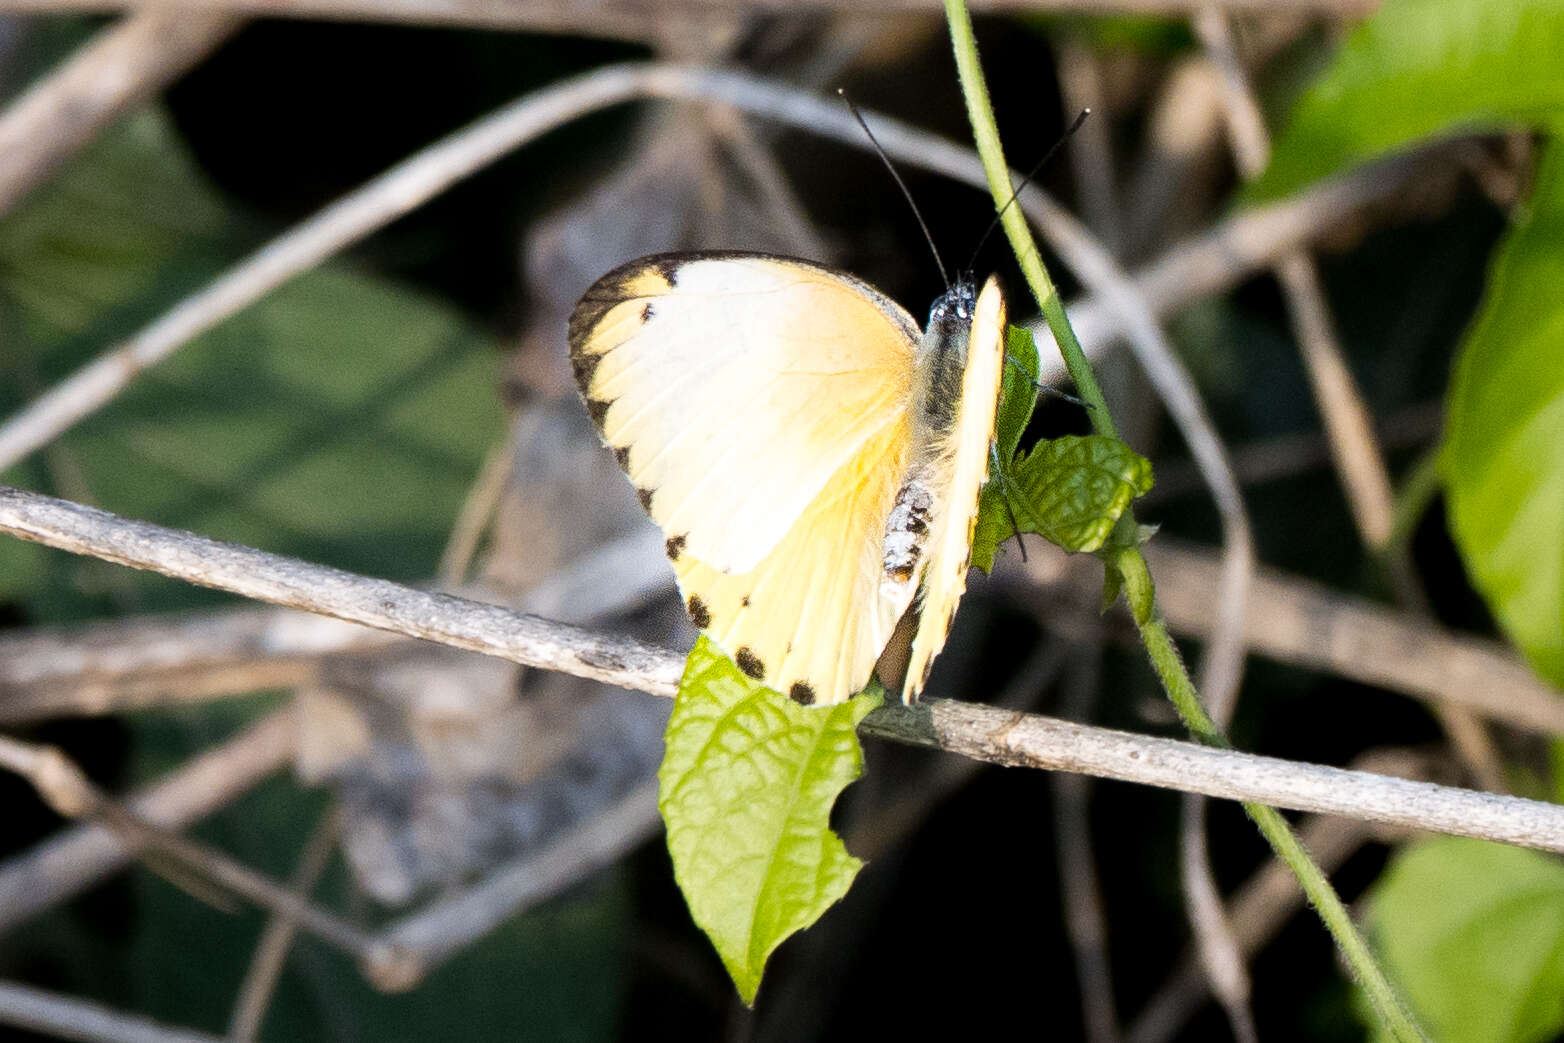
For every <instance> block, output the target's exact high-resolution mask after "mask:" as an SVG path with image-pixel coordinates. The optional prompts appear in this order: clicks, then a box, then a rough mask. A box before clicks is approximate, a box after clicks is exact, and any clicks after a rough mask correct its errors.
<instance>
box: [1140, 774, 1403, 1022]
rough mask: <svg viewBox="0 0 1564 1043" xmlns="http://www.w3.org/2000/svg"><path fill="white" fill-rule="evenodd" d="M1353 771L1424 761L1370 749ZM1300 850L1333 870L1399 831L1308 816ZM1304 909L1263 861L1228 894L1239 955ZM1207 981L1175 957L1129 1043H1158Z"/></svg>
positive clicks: (1287, 876)
mask: <svg viewBox="0 0 1564 1043" xmlns="http://www.w3.org/2000/svg"><path fill="white" fill-rule="evenodd" d="M1353 767H1355V768H1359V769H1361V770H1364V771H1373V772H1376V773H1378V774H1383V775H1395V776H1399V777H1403V778H1417V777H1420V775H1421V774H1422V772H1423V769H1424V767H1425V760H1424V758H1421V757H1418V756H1417V755H1415V754H1412V753H1409V752H1407V751H1402V750H1377V751H1372V752H1370V753H1368V754H1366V755H1364V756H1362V757H1360V758H1358V760H1357V761H1356V762H1354V764H1353ZM1298 834H1299V837H1300V839H1302V841H1303V845H1304V847H1306V848H1307V849H1308V851H1309V854H1310V855H1312V856H1313V857H1314V860H1315V862H1316V863H1317V864H1318V865H1319V866H1320V867H1321V868H1322V869H1324V870H1325V872H1327V873H1332V872H1335V870H1336V869H1337V868H1338V867H1340V866H1341V864H1342V863H1344V862H1345V861H1346V860H1347V859H1348V858H1349V857H1351V856H1352V854H1353V853H1354V852H1356V851H1357V850H1358V849H1359V848H1361V847H1362V846H1363V845H1364V844H1365V843H1367V842H1368V841H1371V840H1375V839H1380V840H1394V839H1400V838H1401V837H1403V836H1405V832H1404V831H1398V830H1387V829H1385V828H1384V827H1382V826H1375V825H1373V824H1371V823H1367V822H1360V821H1356V820H1353V819H1341V818H1325V817H1312V818H1308V819H1305V820H1304V821H1303V822H1302V823H1300V825H1299V827H1298ZM1303 906H1304V896H1303V892H1302V891H1301V890H1299V889H1298V879H1297V877H1295V876H1293V875H1292V872H1291V871H1290V870H1289V869H1288V868H1287V867H1286V866H1285V865H1283V864H1282V863H1281V862H1280V861H1278V860H1277V859H1269V860H1267V861H1266V863H1265V864H1264V865H1263V866H1261V868H1260V869H1259V870H1257V871H1256V872H1255V873H1254V875H1252V876H1251V877H1250V878H1249V879H1248V880H1247V881H1245V882H1244V884H1243V886H1241V887H1240V888H1239V889H1238V890H1237V891H1236V892H1235V893H1234V895H1233V901H1232V919H1231V922H1232V925H1233V933H1234V935H1235V937H1236V938H1237V940H1238V943H1239V945H1240V947H1241V949H1242V950H1243V952H1245V953H1247V954H1250V955H1253V954H1255V953H1258V952H1259V951H1260V950H1261V949H1263V948H1264V947H1265V946H1266V945H1267V944H1268V943H1269V942H1270V941H1271V940H1272V939H1274V938H1275V937H1276V935H1277V934H1278V933H1279V932H1280V931H1281V929H1282V927H1283V925H1285V924H1286V922H1287V920H1288V918H1289V917H1291V916H1292V915H1293V914H1294V913H1296V912H1298V911H1299V910H1301V909H1302V908H1303ZM1208 988H1209V983H1208V982H1207V980H1206V977H1205V975H1204V973H1203V972H1202V970H1201V968H1200V966H1199V962H1198V960H1197V959H1196V957H1195V954H1194V953H1192V952H1189V953H1185V954H1184V956H1183V957H1181V958H1180V960H1179V962H1178V965H1177V968H1176V969H1175V970H1174V971H1173V973H1172V974H1171V975H1170V976H1169V977H1168V979H1167V981H1165V982H1163V984H1162V987H1161V988H1159V989H1158V990H1157V992H1156V993H1155V995H1153V996H1152V998H1151V1000H1150V1001H1148V1002H1147V1004H1146V1006H1145V1007H1144V1008H1142V1010H1141V1013H1140V1015H1139V1016H1138V1017H1137V1018H1136V1019H1135V1023H1134V1024H1133V1025H1132V1026H1131V1028H1130V1031H1129V1033H1128V1036H1127V1039H1128V1040H1129V1043H1164V1041H1165V1040H1168V1039H1170V1038H1172V1037H1173V1036H1174V1035H1176V1034H1177V1033H1178V1030H1179V1029H1180V1028H1182V1027H1183V1025H1184V1023H1185V1022H1186V1021H1187V1020H1188V1019H1189V1018H1190V1017H1191V1016H1192V1015H1193V1014H1194V1013H1195V1012H1196V1011H1197V1010H1198V1009H1199V1008H1200V1005H1201V1004H1202V1003H1203V1002H1204V1001H1205V997H1206V994H1207V991H1208Z"/></svg>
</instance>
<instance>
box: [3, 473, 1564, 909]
mask: <svg viewBox="0 0 1564 1043" xmlns="http://www.w3.org/2000/svg"><path fill="white" fill-rule="evenodd" d="M0 532H9V533H11V534H12V535H15V536H19V537H21V538H23V539H27V540H31V541H34V542H37V543H43V544H46V545H48V546H52V547H57V548H59V549H62V550H69V551H72V552H74V553H81V554H89V555H91V556H94V557H100V558H103V559H104V560H107V561H113V562H116V563H118V564H121V565H128V566H131V567H133V568H142V569H149V570H152V571H154V572H159V573H162V574H163V575H167V576H172V577H174V578H176V579H183V580H185V581H186V582H190V583H197V584H200V585H202V586H208V587H214V588H217V589H222V590H227V591H230V592H232V593H236V594H242V595H244V596H246V597H252V598H257V599H259V600H266V601H271V602H273V603H276V604H285V605H289V606H292V607H297V608H305V609H308V610H310V611H313V612H319V613H322V614H325V615H331V616H335V617H336V618H338V619H346V620H349V621H352V622H356V623H363V624H365V625H367V626H373V627H377V628H379V629H384V630H393V631H396V632H398V633H402V634H406V635H408V636H411V637H420V638H424V639H426V640H431V641H438V642H441V643H443V644H448V645H451V646H453V647H456V648H465V649H467V650H469V651H475V652H483V653H485V654H488V655H494V656H498V657H499V658H502V659H507V660H509V661H511V662H516V663H521V664H523V665H527V666H535V667H540V668H542V669H550V670H559V671H562V672H564V673H569V674H573V675H575V676H579V677H588V678H592V679H594V680H598V681H603V682H605V683H608V684H615V685H619V686H622V687H626V688H633V689H638V690H640V691H644V692H649V693H651V694H654V695H660V696H664V697H667V696H670V695H672V694H673V692H674V690H675V688H676V687H677V683H678V678H679V675H680V672H681V667H682V659H681V656H680V655H679V654H678V653H676V652H673V651H671V650H668V649H662V648H656V647H654V646H651V645H646V644H643V643H641V642H638V641H633V640H630V639H627V638H617V637H612V636H609V635H606V634H599V633H594V632H592V631H589V630H586V629H584V628H581V627H575V626H569V625H566V624H562V623H552V622H550V621H548V620H544V619H539V618H537V617H535V616H528V615H523V614H522V613H519V612H514V611H511V610H509V609H504V608H500V607H498V606H494V605H485V604H481V603H478V602H473V601H467V600H465V599H462V598H456V597H451V596H449V595H444V594H430V593H427V592H425V591H420V590H414V589H412V588H410V587H403V586H400V585H399V584H395V583H390V582H387V581H385V580H379V579H372V578H369V577H365V576H357V575H354V574H352V573H349V572H343V571H341V570H339V569H332V568H326V567H324V566H320V565H312V564H308V563H306V562H302V561H298V560H296V559H293V558H286V557H282V556H280V555H275V554H267V553H264V552H262V551H257V550H252V549H250V548H247V547H240V546H236V545H234V544H229V543H220V542H218V541H216V540H210V539H207V538H205V537H202V536H197V535H195V534H193V533H188V532H181V531H178V530H175V529H166V528H163V527H161V526H157V525H152V524H150V523H147V522H139V521H131V520H128V519H124V518H118V517H116V516H114V515H112V514H109V513H107V512H105V511H100V510H96V509H94V508H90V507H83V506H80V505H78V504H72V503H68V502H66V501H63V500H56V499H54V498H52V497H48V496H42V495H39V494H37V493H28V492H22V491H20V490H16V489H10V488H7V487H4V486H0ZM1153 564H1155V562H1153ZM863 731H864V734H866V735H872V736H876V737H879V738H884V739H891V740H893V741H897V742H905V743H910V744H913V745H918V746H928V747H933V748H936V749H942V750H946V751H948V752H952V753H958V754H961V755H962V756H966V757H972V758H974V759H977V760H983V761H987V762H989V763H992V764H1001V765H1007V766H1016V767H1032V768H1044V769H1049V770H1056V771H1075V772H1084V773H1087V774H1091V775H1098V776H1101V777H1103V778H1113V779H1120V780H1122V781H1126V782H1138V783H1142V784H1145V785H1151V786H1159V787H1162V788H1166V789H1173V790H1181V791H1184V792H1194V793H1202V794H1205V795H1206V796H1212V797H1222V798H1224V799H1229V800H1241V801H1252V802H1256V803H1261V804H1270V805H1272V806H1273V807H1282V808H1291V809H1295V810H1301V811H1322V812H1328V813H1331V814H1338V815H1349V816H1353V817H1356V818H1362V819H1367V820H1370V821H1374V822H1385V823H1389V824H1392V825H1399V826H1405V827H1409V828H1417V829H1427V830H1432V831H1435V832H1442V833H1451V834H1453V835H1457V836H1472V837H1479V838H1482V839H1488V840H1498V841H1501V842H1505V843H1512V844H1520V845H1524V846H1528V847H1537V848H1542V849H1544V850H1550V851H1564V806H1560V805H1554V804H1547V803H1543V802H1540V801H1533V800H1525V799H1522V798H1519V797H1503V796H1496V795H1493V794H1487V793H1474V792H1470V791H1467V790H1462V789H1457V788H1454V787H1446V786H1435V785H1431V784H1428V783H1417V782H1407V781H1405V780H1400V779H1388V778H1383V777H1380V776H1376V775H1372V774H1369V773H1365V772H1353V771H1345V770H1342V769H1339V768H1329V767H1324V766H1320V765H1312V764H1301V763H1294V762H1290V761H1284V760H1279V759H1276V758H1272V757H1261V756H1256V755H1254V754H1245V753H1237V752H1233V751H1229V750H1218V749H1211V748H1207V747H1202V746H1197V745H1195V744H1193V743H1188V742H1180V741H1176V740H1172V739H1159V738H1152V737H1148V736H1140V735H1132V734H1129V733H1125V732H1119V731H1114V730H1111V729H1106V728H1092V727H1087V726H1085V725H1076V724H1070V723H1068V722H1065V721H1058V720H1054V719H1051V718H1048V717H1043V716H1041V715H1036V714H1024V713H1016V712H1013V711H1006V710H1001V709H998V708H995V707H992V706H983V705H980V704H973V703H961V702H956V701H953V700H948V699H937V700H930V701H927V702H924V703H922V704H920V705H918V706H914V707H902V706H884V707H881V708H880V709H878V710H875V711H874V712H873V713H871V714H870V715H869V717H868V718H867V719H866V720H865V722H864V725H863ZM149 817H150V816H149ZM0 879H3V875H0ZM3 922H4V920H3V918H0V923H3Z"/></svg>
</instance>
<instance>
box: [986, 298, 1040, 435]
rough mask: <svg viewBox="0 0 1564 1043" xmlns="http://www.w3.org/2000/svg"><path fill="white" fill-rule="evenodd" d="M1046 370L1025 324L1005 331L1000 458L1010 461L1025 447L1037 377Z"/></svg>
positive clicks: (998, 432)
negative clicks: (1039, 362)
mask: <svg viewBox="0 0 1564 1043" xmlns="http://www.w3.org/2000/svg"><path fill="white" fill-rule="evenodd" d="M1041 371H1042V369H1041V366H1040V365H1039V364H1038V359H1037V342H1036V341H1034V340H1033V339H1032V331H1031V330H1029V329H1027V328H1026V327H1024V326H1011V327H1010V329H1009V330H1007V331H1006V334H1005V375H1004V379H1003V380H1001V381H1000V385H999V418H998V421H997V423H996V424H995V425H994V444H995V445H996V446H997V447H998V451H999V458H1000V459H1001V460H1009V459H1011V458H1012V457H1014V456H1015V455H1016V450H1017V449H1019V448H1020V447H1021V436H1022V435H1023V434H1025V433H1026V425H1027V424H1028V423H1029V422H1030V421H1031V419H1032V410H1033V409H1035V408H1037V379H1038V374H1039V373H1040V372H1041Z"/></svg>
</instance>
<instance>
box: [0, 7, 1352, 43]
mask: <svg viewBox="0 0 1564 1043" xmlns="http://www.w3.org/2000/svg"><path fill="white" fill-rule="evenodd" d="M157 2H160V0H3V2H0V12H17V13H40V14H42V13H61V12H93V11H116V10H136V9H140V8H143V7H152V6H155V4H156V3H157ZM1198 2H1199V0H1089V2H1086V0H973V3H972V4H971V7H972V10H973V12H974V13H977V14H1001V13H1009V14H1016V13H1021V12H1025V11H1059V10H1084V11H1086V12H1089V13H1097V14H1111V13H1141V14H1168V15H1177V14H1188V13H1189V12H1190V11H1191V10H1193V9H1194V8H1195V7H1196V5H1197V4H1198ZM178 6H179V8H180V9H185V10H193V11H202V10H217V11H224V12H230V13H234V14H248V15H260V16H264V17H269V18H323V19H329V20H332V21H367V22H407V23H412V24H417V25H471V26H485V27H489V28H494V29H524V30H530V31H533V32H557V33H569V34H572V35H591V36H603V37H608V38H611V39H622V40H640V41H645V40H653V39H656V38H657V37H658V35H659V34H660V33H661V32H662V31H663V30H664V29H665V27H666V26H667V24H668V23H669V22H672V21H674V20H675V19H679V20H683V21H686V22H688V21H689V20H691V19H695V20H701V19H712V18H740V17H747V16H754V15H762V14H773V15H799V14H803V13H810V12H813V13H826V12H831V11H838V12H850V13H852V14H855V15H874V16H879V17H891V16H897V15H903V16H904V15H909V14H926V15H929V16H935V15H938V14H939V10H940V8H939V4H938V2H937V0H864V2H859V0H671V2H667V0H665V2H663V3H659V4H655V5H651V4H641V3H635V2H634V0H587V2H573V0H528V2H527V3H525V4H519V3H507V2H506V0H416V2H414V0H179V5H178ZM1222 6H1224V7H1226V8H1228V9H1231V10H1234V11H1255V12H1262V11H1263V12H1276V11H1287V12H1291V13H1296V14H1300V15H1303V14H1320V15H1324V16H1327V17H1332V18H1357V17H1361V16H1363V15H1366V14H1368V13H1369V12H1371V11H1372V10H1374V8H1375V7H1377V6H1378V4H1377V2H1376V0H1223V4H1222Z"/></svg>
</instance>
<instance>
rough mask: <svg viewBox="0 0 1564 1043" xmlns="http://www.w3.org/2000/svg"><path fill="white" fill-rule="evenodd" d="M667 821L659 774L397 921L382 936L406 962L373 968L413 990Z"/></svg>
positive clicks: (378, 976)
mask: <svg viewBox="0 0 1564 1043" xmlns="http://www.w3.org/2000/svg"><path fill="white" fill-rule="evenodd" d="M661 827H662V819H661V817H660V815H659V812H658V810H657V783H656V781H655V780H653V781H651V782H648V783H646V784H645V785H643V786H641V787H639V788H638V789H636V790H634V791H632V792H631V793H630V794H629V795H628V796H626V797H624V798H623V799H621V800H620V801H619V802H618V803H617V804H615V805H613V806H612V807H610V808H608V809H607V810H606V811H604V812H603V813H602V814H600V815H597V816H596V817H594V818H592V819H590V820H589V821H587V822H584V823H582V824H581V825H580V826H579V827H577V828H575V829H573V830H571V831H570V832H569V833H567V834H565V835H564V836H562V837H560V838H559V839H558V840H556V841H554V842H553V843H552V844H550V845H549V846H548V847H546V848H544V849H543V850H541V851H538V852H536V853H532V854H528V855H526V856H524V857H523V858H520V859H518V860H517V861H515V862H514V863H512V864H511V865H509V866H507V867H505V868H502V869H500V870H498V871H496V872H494V873H492V874H490V875H489V876H488V877H486V878H485V879H484V880H483V881H482V882H481V883H479V884H476V885H475V886H473V887H471V888H468V889H467V890H465V891H462V892H460V893H458V894H455V895H452V896H450V897H448V898H443V899H441V900H440V901H438V902H435V903H433V904H432V905H429V906H427V907H425V908H423V909H420V910H419V911H418V912H416V913H414V914H412V915H411V916H409V917H407V918H406V919H403V920H400V921H398V922H397V923H394V924H392V925H391V926H390V927H388V928H387V929H386V930H385V931H384V932H382V933H381V934H380V935H379V938H378V942H379V944H380V947H381V949H382V950H384V951H386V952H396V953H399V954H403V955H404V959H403V961H402V962H401V963H400V964H397V965H392V966H376V965H370V966H368V967H366V968H365V971H366V973H367V974H368V975H369V977H370V980H371V981H373V982H374V983H375V984H376V985H378V986H379V987H380V988H383V989H387V990H397V989H405V988H411V987H412V986H413V985H415V984H417V983H418V981H419V980H421V978H422V976H423V975H424V974H426V973H428V972H429V971H430V970H433V969H434V968H435V967H437V966H438V965H440V964H441V963H443V962H445V961H446V960H447V959H449V958H450V957H451V956H453V955H455V954H456V953H458V952H461V951H462V950H463V949H465V948H466V947H467V946H468V945H469V944H471V943H472V942H473V941H474V940H475V939H478V938H481V937H483V936H484V935H485V934H487V933H488V932H489V931H491V930H493V929H494V928H495V927H496V926H497V925H498V924H500V923H502V922H503V921H504V920H506V919H507V918H509V917H511V916H514V915H516V914H517V913H518V912H521V911H522V910H524V909H527V908H530V907H531V906H533V905H536V904H537V903H539V902H541V901H543V900H544V899H547V898H550V897H552V896H554V895H556V894H558V893H559V892H560V891H562V890H564V889H565V888H566V887H568V886H570V885H571V884H574V883H576V882H577V881H579V880H580V879H581V878H582V877H583V876H585V875H586V874H588V873H590V872H592V871H593V870H596V869H600V868H602V867H604V866H607V865H610V864H612V863H613V862H615V861H617V860H619V859H620V858H622V857H623V856H624V855H625V854H626V853H628V852H629V851H631V850H632V849H634V848H635V847H636V846H637V845H638V844H640V843H641V842H642V841H644V840H646V839H647V838H648V837H651V836H653V835H655V834H656V832H657V831H658V830H659V829H660V828H661Z"/></svg>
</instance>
